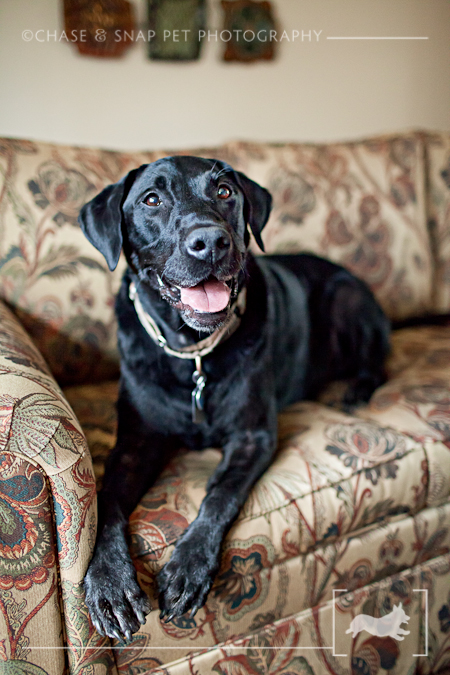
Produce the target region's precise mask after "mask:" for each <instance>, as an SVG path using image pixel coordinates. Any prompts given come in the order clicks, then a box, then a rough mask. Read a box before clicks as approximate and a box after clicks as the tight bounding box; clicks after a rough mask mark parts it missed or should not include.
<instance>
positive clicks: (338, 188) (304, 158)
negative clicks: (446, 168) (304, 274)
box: [226, 134, 434, 318]
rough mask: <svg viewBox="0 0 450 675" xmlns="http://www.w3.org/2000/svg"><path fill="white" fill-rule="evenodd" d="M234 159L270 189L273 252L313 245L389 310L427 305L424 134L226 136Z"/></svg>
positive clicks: (414, 311)
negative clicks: (329, 139)
mask: <svg viewBox="0 0 450 675" xmlns="http://www.w3.org/2000/svg"><path fill="white" fill-rule="evenodd" d="M226 149H227V152H228V155H229V161H230V163H231V164H232V165H233V166H234V167H236V168H238V169H240V170H241V171H243V172H244V173H246V174H247V175H248V176H250V177H251V178H253V179H254V180H256V181H257V182H259V183H261V184H262V185H264V186H265V187H267V188H268V189H269V191H270V192H271V193H272V195H273V210H272V214H271V217H270V219H269V223H268V225H267V226H266V228H265V230H264V232H263V240H264V244H265V248H266V251H267V252H269V253H275V252H276V253H296V252H299V251H305V250H306V251H311V252H313V253H318V254H319V255H324V256H326V257H328V258H330V259H332V260H334V261H336V262H339V263H341V264H343V265H345V266H346V267H347V268H348V269H350V270H351V271H352V272H354V274H356V275H357V276H359V277H361V278H362V279H364V280H365V281H366V282H367V283H368V284H369V286H370V287H371V288H372V290H373V291H374V292H375V295H376V296H377V298H378V299H379V301H380V302H381V304H382V306H383V308H384V309H385V311H386V312H387V314H388V315H389V316H390V317H392V318H402V317H406V316H411V315H420V314H423V313H424V311H430V309H431V301H432V282H433V269H434V268H433V259H432V254H431V247H430V239H429V234H428V230H427V223H426V204H425V192H424V180H425V166H424V141H423V136H422V135H421V134H410V135H402V136H385V137H379V138H373V139H370V140H366V141H361V142H353V143H340V144H337V143H336V144H327V145H320V144H314V145H308V144H297V143H290V144H283V145H278V146H276V145H268V144H263V143H261V144H258V143H243V142H235V143H228V144H227V145H226Z"/></svg>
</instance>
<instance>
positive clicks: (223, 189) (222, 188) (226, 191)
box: [217, 185, 231, 199]
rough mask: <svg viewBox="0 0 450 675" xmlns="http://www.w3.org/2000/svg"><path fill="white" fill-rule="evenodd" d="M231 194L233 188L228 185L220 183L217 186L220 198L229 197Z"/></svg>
mask: <svg viewBox="0 0 450 675" xmlns="http://www.w3.org/2000/svg"><path fill="white" fill-rule="evenodd" d="M230 195H231V190H230V188H229V187H227V186H226V185H219V187H218V188H217V196H218V197H219V199H228V197H230Z"/></svg>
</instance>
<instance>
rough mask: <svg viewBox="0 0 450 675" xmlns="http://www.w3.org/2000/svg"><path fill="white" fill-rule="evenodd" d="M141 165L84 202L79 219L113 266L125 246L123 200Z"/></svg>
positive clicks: (110, 267)
mask: <svg viewBox="0 0 450 675" xmlns="http://www.w3.org/2000/svg"><path fill="white" fill-rule="evenodd" d="M138 171H139V169H133V170H132V171H130V172H129V173H128V174H127V175H126V176H124V178H122V179H121V180H119V182H118V183H114V184H113V185H108V186H107V187H105V189H104V190H102V191H101V192H100V193H99V194H98V195H97V196H96V197H94V199H91V201H90V202H88V203H87V204H85V205H84V206H83V207H82V209H81V211H80V213H79V216H78V222H79V223H80V225H81V229H82V230H83V232H84V234H85V235H86V237H87V239H88V240H89V241H90V242H91V244H93V246H95V248H96V249H97V250H99V251H100V253H102V254H103V255H104V256H105V259H106V262H107V263H108V267H109V269H110V270H115V269H116V267H117V263H118V262H119V258H120V252H121V250H122V241H123V236H122V218H123V213H122V204H123V202H124V201H125V199H126V197H127V194H128V191H129V189H130V187H131V185H132V184H133V181H134V179H135V177H136V173H137V172H138Z"/></svg>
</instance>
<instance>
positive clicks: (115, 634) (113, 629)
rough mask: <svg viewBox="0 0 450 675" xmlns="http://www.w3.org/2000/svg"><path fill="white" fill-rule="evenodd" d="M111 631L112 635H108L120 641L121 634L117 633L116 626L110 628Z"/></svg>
mask: <svg viewBox="0 0 450 675" xmlns="http://www.w3.org/2000/svg"><path fill="white" fill-rule="evenodd" d="M111 633H112V635H110V637H114V638H116V640H120V641H122V636H121V634H120V633H119V631H118V630H117V628H112V629H111Z"/></svg>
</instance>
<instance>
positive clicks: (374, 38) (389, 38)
mask: <svg viewBox="0 0 450 675" xmlns="http://www.w3.org/2000/svg"><path fill="white" fill-rule="evenodd" d="M327 40H429V38H428V37H390V36H384V37H327Z"/></svg>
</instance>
